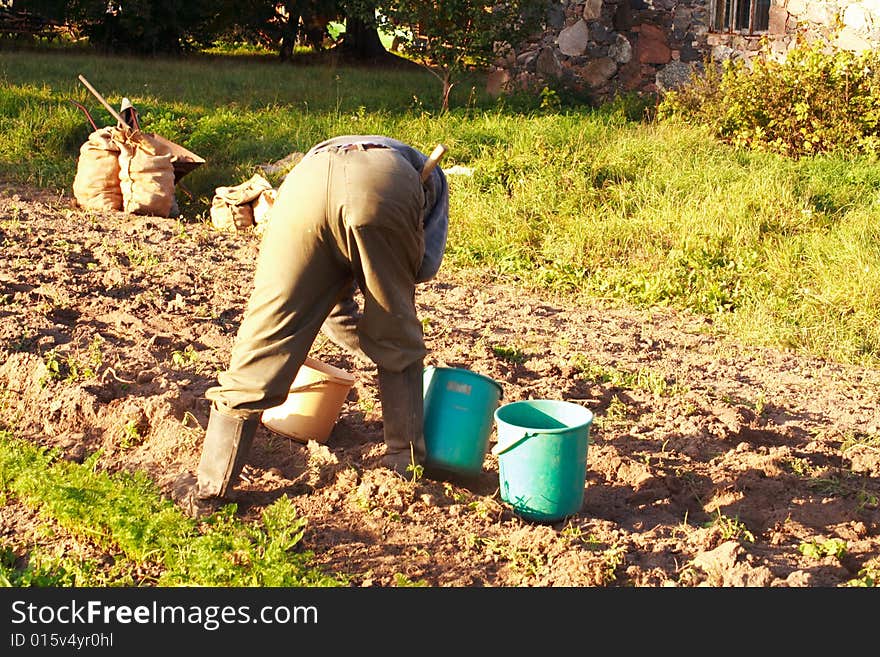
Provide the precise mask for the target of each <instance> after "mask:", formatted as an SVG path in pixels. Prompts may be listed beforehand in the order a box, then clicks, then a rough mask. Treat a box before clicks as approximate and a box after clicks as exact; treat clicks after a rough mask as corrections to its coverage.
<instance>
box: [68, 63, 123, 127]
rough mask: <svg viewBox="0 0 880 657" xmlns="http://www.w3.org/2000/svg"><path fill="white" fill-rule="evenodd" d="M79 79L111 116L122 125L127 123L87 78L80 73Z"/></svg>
mask: <svg viewBox="0 0 880 657" xmlns="http://www.w3.org/2000/svg"><path fill="white" fill-rule="evenodd" d="M79 81H80V82H82V83H83V84H84V85H85V86H86V89H88V90H89V91H91V92H92V95H94V96H95V98H97V99H98V100H99V101H100V102H101V104H102V105H103V106H104V107H106V108H107V111H108V112H110V114H111V115H112V116H113V118H114V119H116V120H117V121H118V122H119V123H121V124H122V125H128V123H127V122H126V121H125V119H123V118H122V116H120V114H119V112H117V111H116V110H115V109H113V107H111V105H110V103H108V102H107V101H106V100H104V96H102V95H101V94H99V93H98V92H97V90H96V89H95V88H94V87H93V86H92V85H91V84H89V81H88V80H86V79H85V78H84V77H83V76H82V75H80V76H79Z"/></svg>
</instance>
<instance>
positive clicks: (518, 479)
mask: <svg viewBox="0 0 880 657" xmlns="http://www.w3.org/2000/svg"><path fill="white" fill-rule="evenodd" d="M495 422H496V424H497V427H498V442H497V443H496V444H495V447H493V448H492V453H493V454H495V455H496V456H497V457H498V477H499V481H500V485H501V489H500V492H501V499H502V500H503V501H504V502H507V503H508V504H509V505H510V506H511V507H513V511H514V513H516V514H517V515H518V516H521V517H523V518H525V519H527V520H535V521H539V522H555V521H557V520H561V519H563V518H565V517H566V516H570V515H573V514H575V513H577V512H578V511H580V509H581V507H582V506H583V503H584V484H585V482H586V476H587V448H588V447H589V442H590V427H591V426H592V424H593V413H592V411H590V410H589V409H587V408H584V407H583V406H581V405H580V404H575V403H573V402H566V401H556V400H552V399H533V400H528V401H518V402H513V403H510V404H505V405H504V406H501V407H499V408H498V409H497V410H496V411H495Z"/></svg>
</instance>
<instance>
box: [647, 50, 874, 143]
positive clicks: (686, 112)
mask: <svg viewBox="0 0 880 657" xmlns="http://www.w3.org/2000/svg"><path fill="white" fill-rule="evenodd" d="M657 116H658V118H659V119H660V120H670V119H674V118H680V119H683V120H685V121H687V122H689V123H696V124H701V125H705V126H708V127H709V128H710V130H711V131H712V132H713V134H715V135H716V136H717V137H718V138H719V139H721V140H722V141H725V142H728V143H731V144H733V145H736V146H743V147H747V148H752V149H756V150H767V151H771V152H774V153H780V154H782V155H787V156H790V157H795V158H797V157H801V156H807V155H815V154H818V153H850V154H855V153H858V154H861V155H869V156H877V155H878V153H880V53H878V52H876V51H865V52H863V53H861V54H856V53H852V52H849V51H844V50H840V51H836V52H833V53H827V52H824V51H823V50H822V48H821V46H819V45H817V44H812V45H811V44H805V43H799V44H798V45H797V46H796V47H795V48H794V49H792V50H791V51H789V52H788V54H787V55H786V57H785V60H784V61H778V60H775V59H773V58H772V57H771V56H770V54H769V50H768V49H767V48H766V47H765V48H764V49H762V51H761V53H760V54H759V55H758V56H756V57H755V58H754V59H753V60H752V61H751V63H750V64H746V63H745V62H744V61H743V60H726V61H724V62H722V63H720V64H713V63H707V64H706V66H705V67H704V72H702V73H700V74H695V75H694V76H693V77H692V79H691V81H690V82H689V83H688V84H687V85H685V86H684V87H681V88H679V89H676V90H672V91H669V92H667V94H666V95H665V96H664V97H663V98H662V99H661V101H660V103H659V104H658V107H657Z"/></svg>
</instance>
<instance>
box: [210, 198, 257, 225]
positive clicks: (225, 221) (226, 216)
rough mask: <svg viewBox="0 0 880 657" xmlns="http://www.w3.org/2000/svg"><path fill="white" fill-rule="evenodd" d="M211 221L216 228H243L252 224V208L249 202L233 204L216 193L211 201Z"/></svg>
mask: <svg viewBox="0 0 880 657" xmlns="http://www.w3.org/2000/svg"><path fill="white" fill-rule="evenodd" d="M211 223H212V224H213V226H214V228H216V229H217V230H222V231H235V230H244V229H245V228H249V227H250V226H253V225H254V208H253V206H251V204H250V203H243V204H242V205H235V204H234V203H230V202H229V201H227V200H226V199H225V198H223V197H222V196H219V195H217V196H215V197H214V199H213V200H212V201H211Z"/></svg>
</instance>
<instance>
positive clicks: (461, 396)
mask: <svg viewBox="0 0 880 657" xmlns="http://www.w3.org/2000/svg"><path fill="white" fill-rule="evenodd" d="M423 382H424V402H425V420H424V433H425V468H426V469H428V470H431V471H434V472H439V473H448V474H451V475H458V476H464V477H470V476H475V475H478V474H480V473H481V472H482V470H483V460H484V459H485V458H486V454H487V453H488V451H489V437H490V435H491V433H492V420H493V418H494V412H495V409H496V408H498V404H499V402H500V401H501V395H502V389H501V384H499V383H498V382H497V381H495V380H494V379H492V378H490V377H488V376H485V375H483V374H478V373H477V372H472V371H470V370H466V369H461V368H457V367H435V366H433V365H429V366H428V367H426V368H425V370H424V375H423Z"/></svg>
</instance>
